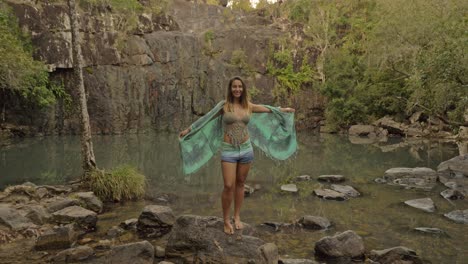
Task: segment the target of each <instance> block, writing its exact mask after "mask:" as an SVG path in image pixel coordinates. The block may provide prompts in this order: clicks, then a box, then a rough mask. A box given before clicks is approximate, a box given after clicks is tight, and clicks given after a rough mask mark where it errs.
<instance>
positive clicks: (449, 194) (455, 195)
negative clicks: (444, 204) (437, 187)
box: [440, 189, 465, 200]
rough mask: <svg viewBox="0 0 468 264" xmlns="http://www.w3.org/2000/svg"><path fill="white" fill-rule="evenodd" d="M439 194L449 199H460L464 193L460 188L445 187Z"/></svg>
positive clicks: (463, 197)
mask: <svg viewBox="0 0 468 264" xmlns="http://www.w3.org/2000/svg"><path fill="white" fill-rule="evenodd" d="M440 195H441V196H442V197H444V198H445V199H449V200H458V199H460V200H462V199H465V193H463V192H462V191H460V190H456V189H455V190H454V189H447V190H445V191H442V192H441V193H440Z"/></svg>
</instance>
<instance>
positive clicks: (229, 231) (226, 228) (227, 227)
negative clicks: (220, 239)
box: [224, 222, 234, 235]
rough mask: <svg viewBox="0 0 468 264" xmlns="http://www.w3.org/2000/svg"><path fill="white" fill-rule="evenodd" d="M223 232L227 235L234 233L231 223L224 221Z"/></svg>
mask: <svg viewBox="0 0 468 264" xmlns="http://www.w3.org/2000/svg"><path fill="white" fill-rule="evenodd" d="M224 233H226V234H228V235H232V234H234V229H233V228H232V225H231V223H229V222H224Z"/></svg>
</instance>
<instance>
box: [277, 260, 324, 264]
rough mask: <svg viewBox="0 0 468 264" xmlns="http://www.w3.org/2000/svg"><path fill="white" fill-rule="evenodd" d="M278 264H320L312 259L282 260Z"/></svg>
mask: <svg viewBox="0 0 468 264" xmlns="http://www.w3.org/2000/svg"><path fill="white" fill-rule="evenodd" d="M278 264H319V263H318V262H317V261H315V260H311V259H280V260H279V261H278Z"/></svg>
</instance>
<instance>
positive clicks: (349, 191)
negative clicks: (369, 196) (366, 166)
mask: <svg viewBox="0 0 468 264" xmlns="http://www.w3.org/2000/svg"><path fill="white" fill-rule="evenodd" d="M331 189H332V190H334V191H337V192H339V193H342V194H344V195H346V196H348V197H358V196H360V195H361V193H359V192H358V191H356V189H354V188H353V187H352V186H349V185H338V184H332V185H331Z"/></svg>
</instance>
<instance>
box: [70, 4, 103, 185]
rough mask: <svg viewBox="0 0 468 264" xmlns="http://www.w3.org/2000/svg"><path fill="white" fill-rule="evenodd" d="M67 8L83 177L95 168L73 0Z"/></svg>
mask: <svg viewBox="0 0 468 264" xmlns="http://www.w3.org/2000/svg"><path fill="white" fill-rule="evenodd" d="M68 9H69V12H70V14H69V15H70V26H71V35H72V50H73V71H74V75H75V76H74V78H75V80H74V81H75V83H76V86H77V91H78V97H79V106H80V120H81V156H82V162H83V164H82V166H83V170H84V175H83V177H86V175H87V173H88V172H91V171H92V170H95V169H96V160H95V158H94V151H93V142H92V141H91V128H90V125H89V114H88V106H87V100H86V91H85V87H84V81H83V69H82V65H83V57H82V55H81V46H80V33H79V30H78V28H79V26H78V20H77V16H76V7H75V0H68Z"/></svg>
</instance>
